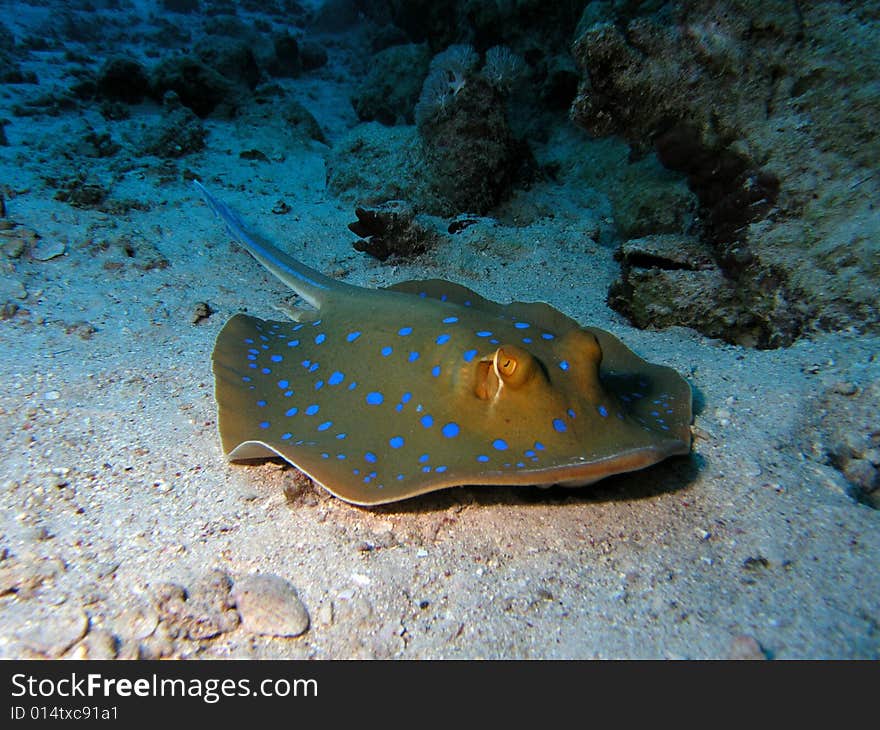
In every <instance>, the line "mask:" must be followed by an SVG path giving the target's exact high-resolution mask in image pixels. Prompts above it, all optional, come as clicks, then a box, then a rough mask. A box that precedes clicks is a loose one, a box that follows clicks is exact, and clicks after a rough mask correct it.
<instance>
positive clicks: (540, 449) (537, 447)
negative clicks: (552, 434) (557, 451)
mask: <svg viewBox="0 0 880 730" xmlns="http://www.w3.org/2000/svg"><path fill="white" fill-rule="evenodd" d="M535 448H536V449H537V450H538V451H543V450H544V444H542V443H541V442H540V441H535Z"/></svg>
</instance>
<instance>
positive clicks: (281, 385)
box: [278, 380, 290, 390]
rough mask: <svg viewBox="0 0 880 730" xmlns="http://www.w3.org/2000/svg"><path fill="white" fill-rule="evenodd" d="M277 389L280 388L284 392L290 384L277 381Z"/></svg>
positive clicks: (284, 381)
mask: <svg viewBox="0 0 880 730" xmlns="http://www.w3.org/2000/svg"><path fill="white" fill-rule="evenodd" d="M278 387H279V388H281V390H286V389H287V388H289V387H290V383H289V382H288V381H286V380H279V381H278Z"/></svg>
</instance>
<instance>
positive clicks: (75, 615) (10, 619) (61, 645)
mask: <svg viewBox="0 0 880 730" xmlns="http://www.w3.org/2000/svg"><path fill="white" fill-rule="evenodd" d="M88 628H89V617H88V616H87V615H86V613H85V611H83V610H82V609H81V608H80V607H79V606H72V605H71V606H68V605H64V604H62V605H58V606H49V605H45V604H38V603H34V602H33V601H18V600H16V601H13V602H11V603H9V604H7V605H6V606H5V608H4V610H3V633H4V634H5V639H6V641H8V640H9V639H10V638H11V639H12V642H13V643H15V644H18V645H20V646H22V647H23V648H26V649H28V650H30V651H32V652H35V653H37V654H41V655H43V656H46V657H59V656H61V655H62V654H63V653H64V652H66V651H67V650H68V649H69V648H70V647H71V646H73V645H74V644H75V643H76V642H78V641H79V640H80V639H81V638H82V637H83V636H85V634H86V631H88Z"/></svg>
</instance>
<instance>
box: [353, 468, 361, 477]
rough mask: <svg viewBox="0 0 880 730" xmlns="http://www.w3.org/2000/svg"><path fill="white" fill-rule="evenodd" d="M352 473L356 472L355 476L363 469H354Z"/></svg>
mask: <svg viewBox="0 0 880 730" xmlns="http://www.w3.org/2000/svg"><path fill="white" fill-rule="evenodd" d="M351 473H352V474H354V475H355V476H357V475H358V474H360V473H361V470H360V469H352V470H351Z"/></svg>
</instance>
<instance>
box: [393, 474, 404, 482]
mask: <svg viewBox="0 0 880 730" xmlns="http://www.w3.org/2000/svg"><path fill="white" fill-rule="evenodd" d="M394 478H395V479H397V481H399V482H402V481H403V474H398V475H397V476H396V477H394Z"/></svg>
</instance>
